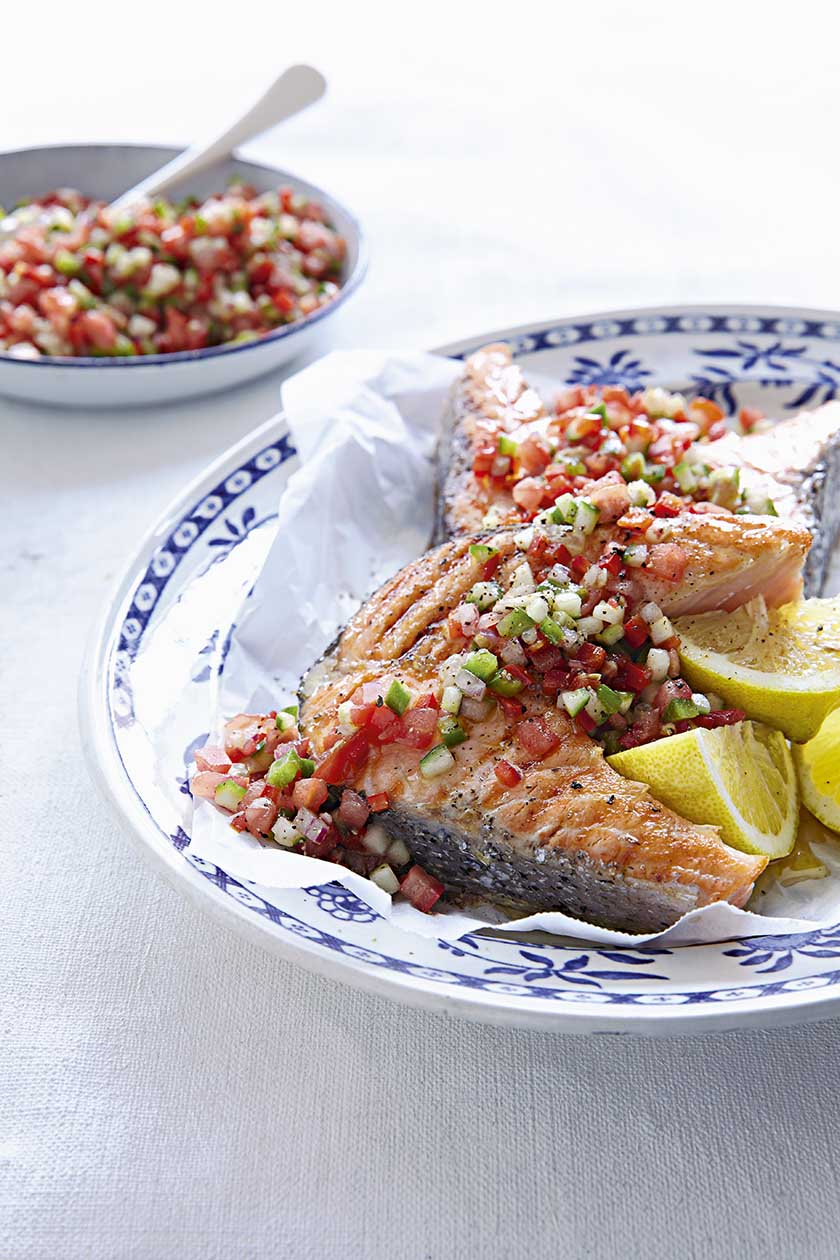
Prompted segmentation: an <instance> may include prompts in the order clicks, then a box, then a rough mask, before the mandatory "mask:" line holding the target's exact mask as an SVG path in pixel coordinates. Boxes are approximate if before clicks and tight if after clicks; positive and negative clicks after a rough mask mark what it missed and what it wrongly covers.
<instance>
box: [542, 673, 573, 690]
mask: <svg viewBox="0 0 840 1260" xmlns="http://www.w3.org/2000/svg"><path fill="white" fill-rule="evenodd" d="M570 678H571V675H570V673H569V671H568V670H567V669H549V670H547V671H546V673H544V674H543V677H542V688H543V691H544V692H545V693H546V695H549V696H555V695H557V692H558V691H568V690H569V682H570Z"/></svg>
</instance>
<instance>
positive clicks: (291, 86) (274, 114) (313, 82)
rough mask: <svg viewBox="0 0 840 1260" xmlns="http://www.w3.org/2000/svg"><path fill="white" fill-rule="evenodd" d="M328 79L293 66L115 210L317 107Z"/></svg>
mask: <svg viewBox="0 0 840 1260" xmlns="http://www.w3.org/2000/svg"><path fill="white" fill-rule="evenodd" d="M326 86H327V84H326V80H325V79H324V76H323V75H322V74H321V73H320V71H318V70H315V69H314V68H313V67H312V66H304V65H298V66H289V67H288V69H286V70H284V71H283V73H282V74H281V75H280V76H279V77H278V78H277V79H275V80H274V82H273V83H272V84H271V86H270V87H269V88H267V89H266V91H265V92H263V94H262V96H261V97H260V98H259V100H258V101H256V102H255V104H254V105H252V106H251V108H250V109H249V110H247V111H246V113H244V114H243V115H242V116H241V117H240V118H238V119H237V120H236V122H234V123H233V124H232V125H231V126H230V127H228V128H227V129H226V130H225V131H223V132H222V134H221V135H220V136H218V137H217V138H216V139H215V140H211V141H210V142H209V143H207V144H201V145H193V146H191V147H190V148H189V149H185V150H184V152H183V153H180V154H179V155H178V157H176V158H173V159H172V161H171V162H167V163H166V165H165V166H162V167H161V168H160V170H157V171H155V172H154V174H152V175H149V176H147V178H146V179H144V180H142V181H141V182H140V183H139V184H135V186H134V187H133V188H130V189H129V190H128V192H124V193H123V194H122V195H121V196H120V197H118V198H117V199H116V201H113V202H112V203H111V209H112V210H125V209H127V208H128V207H129V206H130V205H133V204H134V203H135V202H137V201H139V200H141V199H146V198H150V197H153V196H155V195H156V194H158V193H162V192H165V191H166V190H167V189H168V188H171V187H172V185H173V184H176V183H180V182H181V180H184V179H186V178H187V177H188V176H193V175H199V174H200V173H201V172H202V171H204V170H206V169H207V167H209V166H213V165H214V164H215V163H216V162H219V161H221V160H222V159H224V158H226V157H229V156H230V154H231V153H232V152H233V150H234V149H235V148H237V146H238V145H240V144H245V143H246V142H247V141H248V140H253V138H254V137H255V136H259V135H261V134H262V132H264V131H267V130H268V129H269V127H274V126H276V124H277V123H279V122H283V120H284V119H286V118H291V117H292V116H293V115H294V114H298V113H300V111H301V110H304V109H306V108H307V106H308V105H313V104H314V103H315V101H317V100H320V98H321V97H322V96H323V95H324V92H325V90H326Z"/></svg>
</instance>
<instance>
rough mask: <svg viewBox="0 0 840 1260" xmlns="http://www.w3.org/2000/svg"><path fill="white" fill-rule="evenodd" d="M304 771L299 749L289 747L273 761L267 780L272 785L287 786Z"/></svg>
mask: <svg viewBox="0 0 840 1260" xmlns="http://www.w3.org/2000/svg"><path fill="white" fill-rule="evenodd" d="M313 769H314V763H313ZM302 771H303V761H302V760H301V758H300V757H299V755H298V751H297V749H296V748H289V749H288V750H287V751H286V753H285V754H284V755H283V756H282V757H280V758H279V759H278V760H277V761H272V763H271V765H270V766H269V768H268V772H267V774H266V776H265V781H266V783H268V784H269V786H271V787H276V788H285V787H288V786H289V784H290V783H294V781H295V779H296V778H297V777H298V775H299V774H301V773H302ZM310 773H311V771H310Z"/></svg>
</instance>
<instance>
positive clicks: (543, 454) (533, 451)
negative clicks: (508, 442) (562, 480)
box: [516, 434, 551, 474]
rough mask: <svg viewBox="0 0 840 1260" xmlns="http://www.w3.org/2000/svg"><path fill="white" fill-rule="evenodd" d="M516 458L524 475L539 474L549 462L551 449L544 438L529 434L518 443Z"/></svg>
mask: <svg viewBox="0 0 840 1260" xmlns="http://www.w3.org/2000/svg"><path fill="white" fill-rule="evenodd" d="M516 457H517V459H518V460H519V463H520V464H521V466H522V467H523V468H524V469H525V472H526V473H531V474H537V473H541V472H543V470H544V469H545V467H546V465H547V464H548V463H549V462H550V460H551V447H550V446H549V444H548V442H547V441H546V440H545V438H543V437H539V436H538V435H537V434H530V435H529V436H528V437H527V438H526V439H525V441H524V442H520V443H519V449H518V451H517V452H516Z"/></svg>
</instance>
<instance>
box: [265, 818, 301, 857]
mask: <svg viewBox="0 0 840 1260" xmlns="http://www.w3.org/2000/svg"><path fill="white" fill-rule="evenodd" d="M271 834H272V836H273V838H274V839H275V840H276V841H277V843H278V844H281V845H282V846H283V848H284V849H293V848H294V847H295V845H296V844H297V843H298V841H299V840H300V836H299V835H298V833H297V832H296V831H295V829H294V827H293V826H292V824H291V823H290V822H289V820H288V818H283V816H282V815H281V816H280V817H279V818H278V819H277V822H276V823H275V824H274V826H273V827H272V828H271Z"/></svg>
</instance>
